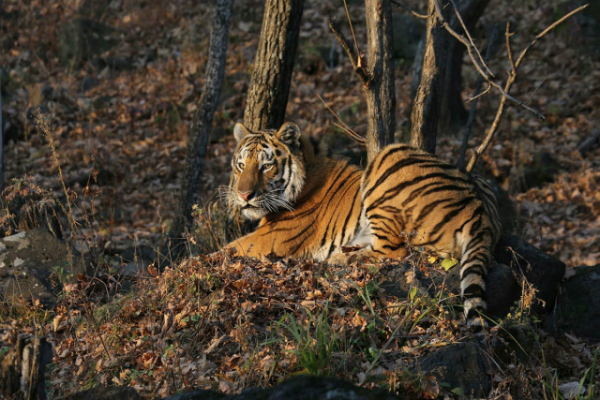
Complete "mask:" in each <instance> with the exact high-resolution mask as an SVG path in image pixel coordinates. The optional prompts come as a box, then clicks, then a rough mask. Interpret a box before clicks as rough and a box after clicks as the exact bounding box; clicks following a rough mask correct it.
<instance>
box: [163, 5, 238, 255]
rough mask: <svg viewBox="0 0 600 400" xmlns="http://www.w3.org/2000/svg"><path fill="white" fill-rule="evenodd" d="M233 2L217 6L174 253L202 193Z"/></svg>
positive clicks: (172, 235) (173, 239) (182, 241)
mask: <svg viewBox="0 0 600 400" xmlns="http://www.w3.org/2000/svg"><path fill="white" fill-rule="evenodd" d="M232 6H233V0H218V1H217V4H216V7H215V12H214V18H213V21H212V33H211V37H210V47H209V56H208V63H207V66H206V79H205V82H206V83H205V85H204V88H203V92H202V96H201V97H200V104H199V106H198V108H197V110H196V112H195V114H194V117H193V120H192V124H191V127H190V133H189V139H188V147H187V159H186V164H185V175H184V176H183V181H182V182H181V194H180V198H179V210H178V212H177V214H176V217H175V222H174V224H173V227H172V229H171V232H170V235H169V236H170V241H171V243H170V248H171V252H172V253H171V254H173V255H175V256H178V255H179V253H180V252H181V251H182V250H183V245H184V244H185V237H184V234H185V233H186V231H187V230H188V229H189V228H190V226H191V225H192V222H193V217H192V206H193V205H194V204H197V202H198V198H199V194H200V183H201V177H202V173H203V171H204V166H205V164H206V149H207V146H208V138H209V135H210V129H211V126H212V120H213V116H214V114H215V110H216V107H217V103H218V100H219V94H220V92H221V85H222V83H223V77H224V75H225V61H226V55H227V41H228V39H229V25H230V23H231V9H232Z"/></svg>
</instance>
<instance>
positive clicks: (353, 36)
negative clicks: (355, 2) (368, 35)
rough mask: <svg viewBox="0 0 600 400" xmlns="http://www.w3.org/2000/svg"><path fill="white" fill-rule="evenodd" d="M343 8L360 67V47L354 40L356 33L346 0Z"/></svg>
mask: <svg viewBox="0 0 600 400" xmlns="http://www.w3.org/2000/svg"><path fill="white" fill-rule="evenodd" d="M344 8H345V9H346V17H348V25H350V32H352V40H354V48H355V49H356V54H357V55H358V59H357V63H358V65H359V66H360V67H362V65H361V61H360V49H359V48H358V42H357V41H356V35H355V34H354V26H353V25H352V19H351V18H350V11H348V4H346V0H344Z"/></svg>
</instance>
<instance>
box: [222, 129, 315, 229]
mask: <svg viewBox="0 0 600 400" xmlns="http://www.w3.org/2000/svg"><path fill="white" fill-rule="evenodd" d="M233 135H234V137H235V140H236V141H237V143H238V144H237V147H236V150H235V153H234V154H233V158H232V160H231V166H232V168H233V172H232V180H231V183H230V190H229V201H230V203H233V205H235V206H238V207H240V208H241V209H242V213H243V215H244V216H245V217H246V218H248V219H250V220H259V219H261V218H263V217H264V216H266V215H267V214H269V213H272V212H277V211H279V210H282V209H288V210H291V209H293V204H294V201H295V200H296V198H297V197H298V195H299V194H300V191H301V190H302V187H303V186H304V179H305V175H306V168H305V167H306V166H305V155H304V153H303V150H302V148H301V147H302V144H303V143H304V142H305V141H306V137H305V135H302V132H301V131H300V128H299V127H298V125H296V124H295V123H293V122H286V123H285V124H283V126H282V127H281V128H280V129H279V130H278V131H275V130H264V131H259V132H252V131H250V130H249V129H247V128H246V127H245V126H244V125H242V124H240V123H238V124H236V125H235V128H234V129H233Z"/></svg>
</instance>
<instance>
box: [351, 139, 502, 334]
mask: <svg viewBox="0 0 600 400" xmlns="http://www.w3.org/2000/svg"><path fill="white" fill-rule="evenodd" d="M361 191H362V200H363V216H362V222H361V226H362V230H361V232H360V233H359V234H358V235H357V237H356V238H355V239H354V240H353V242H352V243H350V245H358V246H361V247H362V246H365V245H366V246H367V247H366V248H364V249H363V250H361V251H360V254H361V255H364V256H371V257H376V258H388V257H390V258H404V257H405V256H406V255H407V254H408V248H407V246H422V247H423V248H426V249H429V250H433V251H435V252H437V253H438V254H439V255H440V256H441V257H443V258H448V257H456V258H460V268H461V269H460V279H461V294H462V296H463V299H464V310H465V314H466V316H467V320H469V321H471V322H475V323H479V322H480V321H479V320H477V319H474V317H476V316H477V310H485V308H486V304H485V301H484V300H483V297H484V294H485V282H484V278H485V275H486V269H487V266H488V265H489V264H490V262H491V261H492V251H493V250H494V247H495V245H496V242H497V240H498V237H499V235H500V229H501V225H500V220H499V218H498V211H497V209H498V206H497V204H496V198H495V196H494V193H493V192H492V189H491V188H490V186H489V185H488V184H487V182H486V181H485V180H484V179H483V178H481V177H478V176H470V175H467V174H465V173H463V172H461V171H460V170H459V169H458V168H457V167H455V166H454V165H452V164H449V163H446V162H444V161H442V160H440V159H439V158H437V157H436V156H435V155H432V154H430V153H427V152H425V151H422V150H418V149H415V148H413V147H410V146H406V145H394V146H389V147H386V148H385V149H383V150H382V151H381V152H380V153H379V154H378V155H377V156H376V157H375V159H374V160H373V161H372V162H371V163H370V164H369V166H368V168H367V170H366V171H365V173H364V176H363V179H362V184H361Z"/></svg>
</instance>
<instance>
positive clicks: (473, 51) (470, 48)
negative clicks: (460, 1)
mask: <svg viewBox="0 0 600 400" xmlns="http://www.w3.org/2000/svg"><path fill="white" fill-rule="evenodd" d="M434 3H435V8H436V13H437V15H438V18H439V19H440V21H441V23H442V26H443V27H444V28H445V29H446V30H447V31H448V33H450V34H451V35H452V36H454V37H455V38H456V40H458V41H459V42H461V43H462V44H463V45H465V46H466V47H467V53H468V54H469V58H471V61H472V62H473V65H474V66H475V69H476V70H477V72H479V74H481V75H482V76H483V78H484V79H485V80H486V81H487V82H488V83H489V84H490V85H492V86H493V87H495V88H496V89H497V90H498V91H499V92H500V93H501V94H502V96H504V97H505V98H507V99H509V100H510V101H512V102H513V103H515V104H518V105H520V106H521V107H523V108H524V109H526V110H527V111H530V112H532V113H533V114H535V115H536V116H537V117H538V118H539V119H542V120H543V119H545V117H544V115H543V114H542V113H541V112H539V111H537V110H535V109H534V108H532V107H529V106H528V105H527V104H525V103H523V102H522V101H521V100H518V99H516V98H515V97H513V96H511V95H510V94H508V93H507V92H506V90H505V89H503V88H502V86H500V85H499V84H498V83H496V82H494V81H493V80H492V76H493V75H490V74H488V73H487V72H486V71H489V69H488V68H487V66H486V65H485V64H484V63H481V64H480V61H478V60H477V58H480V57H481V54H479V51H478V50H477V47H475V46H474V45H473V44H472V43H471V42H469V41H468V40H467V39H466V38H465V37H464V36H463V35H461V34H459V33H457V32H456V31H455V30H454V29H452V28H451V27H450V24H448V22H447V21H446V20H445V19H444V16H443V15H442V10H441V8H440V5H439V3H438V2H437V0H435V1H434ZM457 12H458V11H457ZM477 54H478V56H476V55H477ZM482 64H483V65H482Z"/></svg>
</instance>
